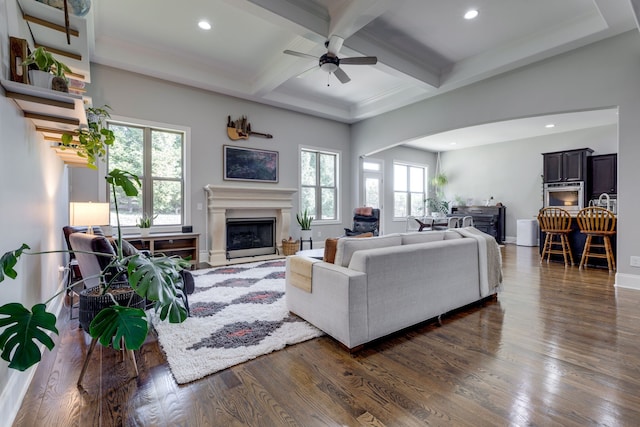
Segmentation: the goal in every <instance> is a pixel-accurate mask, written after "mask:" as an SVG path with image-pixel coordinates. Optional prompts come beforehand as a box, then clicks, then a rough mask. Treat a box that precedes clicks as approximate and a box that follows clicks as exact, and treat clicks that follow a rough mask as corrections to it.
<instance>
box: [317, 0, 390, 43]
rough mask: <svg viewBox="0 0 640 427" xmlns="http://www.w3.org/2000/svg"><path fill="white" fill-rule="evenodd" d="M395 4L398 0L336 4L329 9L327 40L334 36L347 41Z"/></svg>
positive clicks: (356, 1)
mask: <svg viewBox="0 0 640 427" xmlns="http://www.w3.org/2000/svg"><path fill="white" fill-rule="evenodd" d="M397 4H398V0H352V1H347V2H343V3H336V4H335V5H336V6H335V7H333V8H331V7H330V8H329V17H330V22H329V32H328V34H327V39H329V38H331V36H334V35H335V36H340V37H342V38H343V39H347V38H349V37H351V36H352V35H353V34H355V33H357V32H358V31H360V30H361V29H362V28H363V27H364V26H366V25H367V24H369V23H370V22H371V21H373V20H374V19H376V18H377V17H379V16H380V15H382V14H383V13H385V12H386V11H388V10H389V9H391V8H392V7H393V6H397Z"/></svg>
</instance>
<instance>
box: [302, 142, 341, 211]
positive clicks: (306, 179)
mask: <svg viewBox="0 0 640 427" xmlns="http://www.w3.org/2000/svg"><path fill="white" fill-rule="evenodd" d="M300 187H301V189H300V208H301V210H305V209H307V210H308V212H309V215H311V216H312V217H313V218H315V219H319V220H335V219H338V214H337V212H338V206H337V205H338V153H331V152H326V151H317V150H310V149H306V148H305V149H302V150H301V151H300Z"/></svg>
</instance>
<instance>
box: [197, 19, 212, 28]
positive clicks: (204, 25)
mask: <svg viewBox="0 0 640 427" xmlns="http://www.w3.org/2000/svg"><path fill="white" fill-rule="evenodd" d="M198 27H200V28H202V29H203V30H210V29H211V24H210V23H209V21H205V20H204V19H203V20H202V21H200V22H198Z"/></svg>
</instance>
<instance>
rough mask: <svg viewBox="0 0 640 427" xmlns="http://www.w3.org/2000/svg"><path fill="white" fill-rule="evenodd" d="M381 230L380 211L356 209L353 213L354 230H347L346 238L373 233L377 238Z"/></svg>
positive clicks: (345, 232) (345, 230) (345, 231)
mask: <svg viewBox="0 0 640 427" xmlns="http://www.w3.org/2000/svg"><path fill="white" fill-rule="evenodd" d="M379 228H380V209H374V208H356V209H355V210H354V211H353V228H351V229H349V228H345V229H344V234H345V236H357V235H359V234H363V233H373V235H374V236H377V235H378V233H379Z"/></svg>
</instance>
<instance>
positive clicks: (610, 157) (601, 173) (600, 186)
mask: <svg viewBox="0 0 640 427" xmlns="http://www.w3.org/2000/svg"><path fill="white" fill-rule="evenodd" d="M588 183H589V185H588V187H587V188H588V194H589V197H590V198H596V197H598V196H599V195H600V194H602V193H608V194H610V195H611V194H617V193H618V155H617V154H603V155H600V156H590V157H589V180H588Z"/></svg>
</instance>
